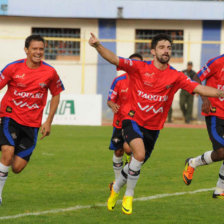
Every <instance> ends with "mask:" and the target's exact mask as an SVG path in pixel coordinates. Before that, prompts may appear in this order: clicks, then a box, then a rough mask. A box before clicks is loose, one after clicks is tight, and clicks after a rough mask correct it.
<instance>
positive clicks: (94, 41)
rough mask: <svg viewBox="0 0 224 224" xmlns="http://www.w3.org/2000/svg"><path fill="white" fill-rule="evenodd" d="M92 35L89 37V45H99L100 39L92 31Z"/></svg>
mask: <svg viewBox="0 0 224 224" xmlns="http://www.w3.org/2000/svg"><path fill="white" fill-rule="evenodd" d="M90 35H91V37H90V38H89V45H90V46H92V47H97V46H98V45H99V44H100V41H99V40H98V39H97V38H96V36H95V35H94V34H93V33H90Z"/></svg>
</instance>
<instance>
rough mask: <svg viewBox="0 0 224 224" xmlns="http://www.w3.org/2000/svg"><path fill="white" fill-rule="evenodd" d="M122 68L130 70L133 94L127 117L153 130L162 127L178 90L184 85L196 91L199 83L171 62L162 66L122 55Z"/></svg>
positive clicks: (120, 62) (126, 112)
mask: <svg viewBox="0 0 224 224" xmlns="http://www.w3.org/2000/svg"><path fill="white" fill-rule="evenodd" d="M118 68H119V69H121V70H124V71H126V72H127V73H128V74H129V77H130V81H129V97H128V103H127V104H126V106H125V108H124V119H131V120H134V121H136V122H137V123H138V125H140V126H142V127H145V128H146V129H150V130H160V129H162V128H163V125H164V123H165V121H166V118H167V114H168V111H169V109H170V107H171V104H172V101H173V97H174V94H175V93H176V92H177V90H178V89H180V88H182V89H185V90H186V91H188V92H189V93H192V92H193V90H194V89H195V87H196V86H197V85H198V83H196V82H194V81H192V80H191V79H190V78H189V77H187V76H186V75H185V74H184V73H183V72H178V71H177V70H175V69H174V68H173V67H171V66H170V65H168V66H167V68H166V69H165V70H159V69H158V68H156V67H155V66H154V64H153V61H138V60H131V59H124V58H120V59H119V66H118Z"/></svg>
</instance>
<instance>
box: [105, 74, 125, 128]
mask: <svg viewBox="0 0 224 224" xmlns="http://www.w3.org/2000/svg"><path fill="white" fill-rule="evenodd" d="M128 84H129V78H128V74H127V73H125V74H123V75H120V76H118V77H116V78H115V79H114V80H113V82H112V85H111V88H110V91H109V95H108V100H111V101H112V102H114V103H116V104H118V105H119V106H120V108H119V111H118V112H117V113H115V114H114V119H113V126H114V127H116V128H121V127H122V120H123V116H122V114H123V113H122V111H123V109H124V107H125V104H126V103H127V99H128Z"/></svg>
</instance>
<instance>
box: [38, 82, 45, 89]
mask: <svg viewBox="0 0 224 224" xmlns="http://www.w3.org/2000/svg"><path fill="white" fill-rule="evenodd" d="M39 85H40V87H41V88H44V87H46V86H47V84H46V83H44V82H42V83H39Z"/></svg>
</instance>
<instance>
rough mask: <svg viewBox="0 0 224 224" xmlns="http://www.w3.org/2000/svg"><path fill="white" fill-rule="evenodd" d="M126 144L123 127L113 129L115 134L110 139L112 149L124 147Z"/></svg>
mask: <svg viewBox="0 0 224 224" xmlns="http://www.w3.org/2000/svg"><path fill="white" fill-rule="evenodd" d="M123 144H124V138H123V136H122V129H121V128H115V127H114V129H113V134H112V137H111V140H110V146H109V149H110V150H118V149H123Z"/></svg>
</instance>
